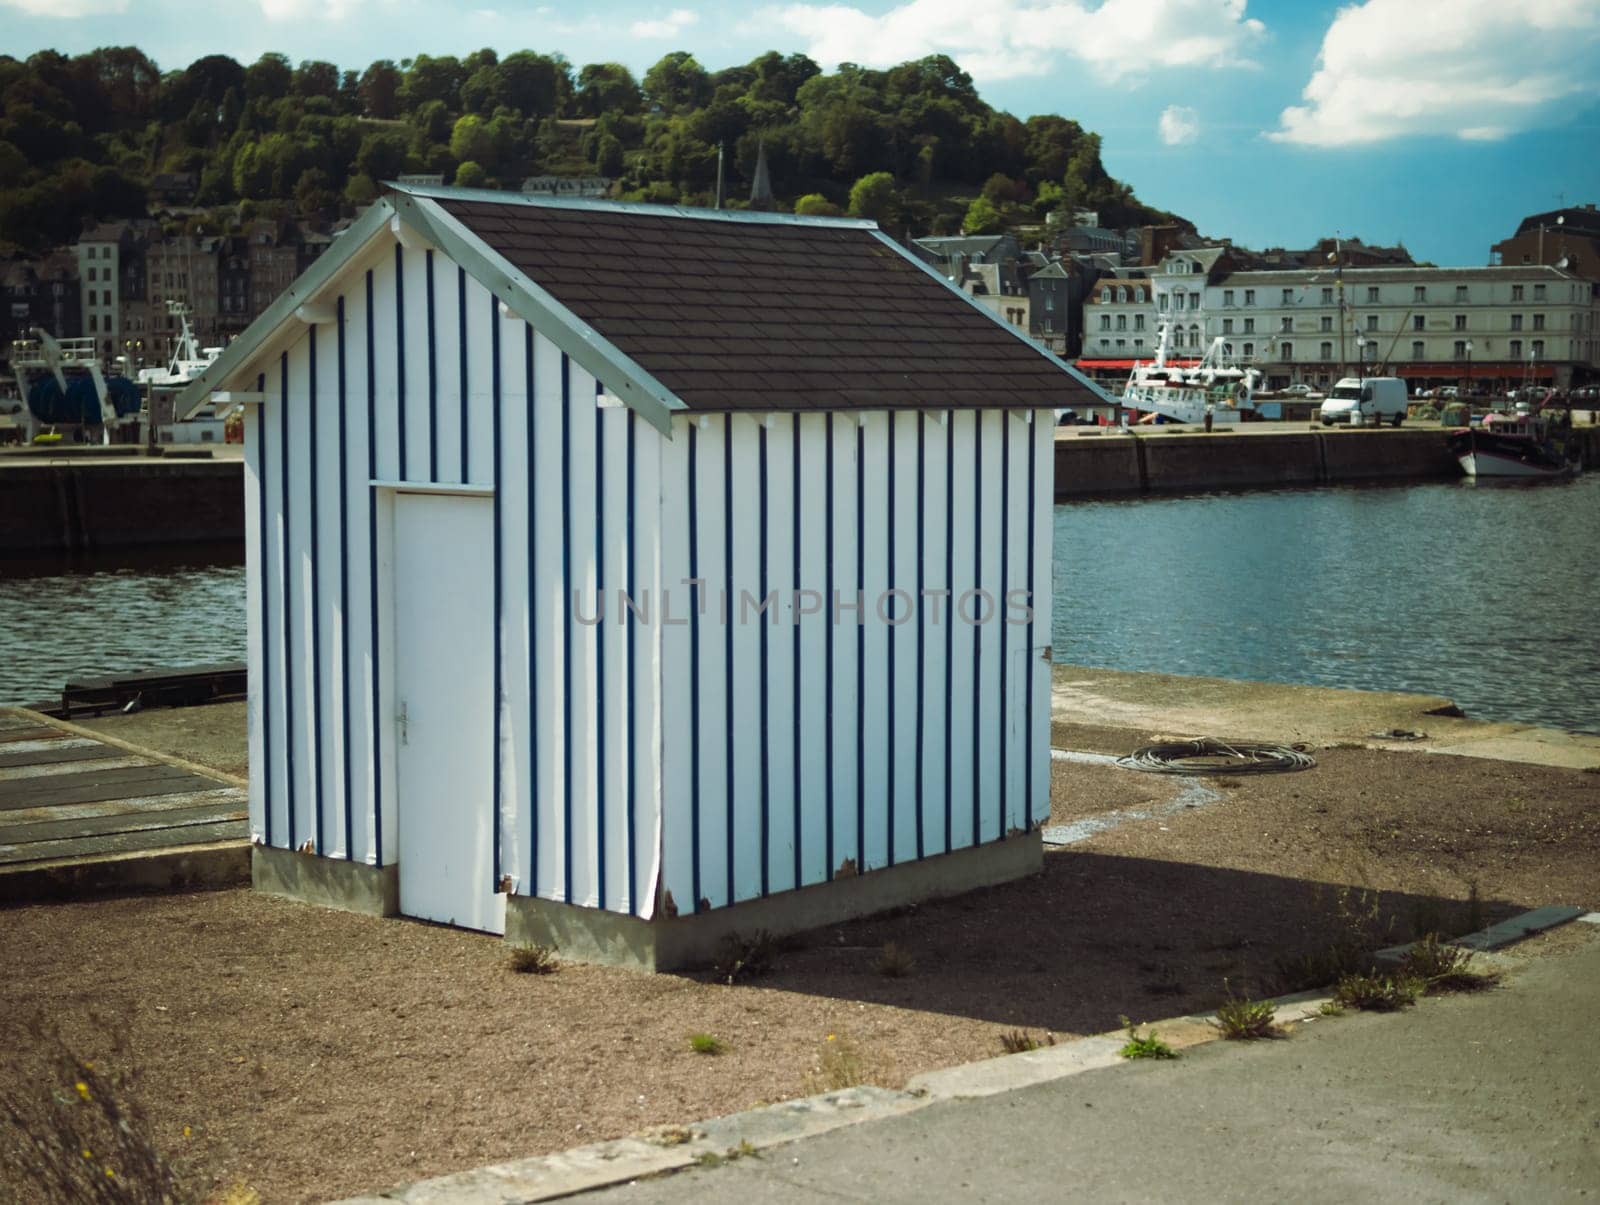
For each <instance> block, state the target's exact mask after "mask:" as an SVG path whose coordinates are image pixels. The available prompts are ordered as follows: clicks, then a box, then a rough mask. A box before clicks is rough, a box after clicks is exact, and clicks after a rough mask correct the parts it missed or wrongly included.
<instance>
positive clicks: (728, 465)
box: [722, 414, 736, 904]
mask: <svg viewBox="0 0 1600 1205" xmlns="http://www.w3.org/2000/svg"><path fill="white" fill-rule="evenodd" d="M722 560H723V569H722V572H723V577H722V580H723V581H724V582H725V583H726V585H725V586H724V589H725V591H726V596H725V597H726V599H727V601H726V604H725V607H726V610H727V612H728V613H727V614H724V615H723V617H722V686H723V706H722V711H723V721H724V723H725V724H726V729H725V731H726V733H727V735H726V737H725V738H724V740H723V749H724V751H725V753H726V756H725V757H724V758H723V782H724V783H725V785H726V787H727V800H726V811H727V814H728V829H727V832H726V833H725V834H724V835H723V836H724V840H723V845H724V847H725V848H724V856H725V857H726V858H727V882H728V900H727V902H728V903H730V904H731V903H733V901H734V899H735V898H736V897H735V895H734V891H733V886H734V882H733V822H734V795H733V615H732V607H733V598H732V594H733V415H731V414H725V415H723V416H722Z"/></svg>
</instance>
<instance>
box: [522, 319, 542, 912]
mask: <svg viewBox="0 0 1600 1205" xmlns="http://www.w3.org/2000/svg"><path fill="white" fill-rule="evenodd" d="M522 355H523V380H522V386H523V390H524V392H525V393H526V395H527V396H526V401H525V405H526V406H527V431H526V437H527V446H526V448H525V449H524V451H523V455H524V457H525V458H526V459H525V463H526V464H527V478H528V890H527V894H528V895H530V896H537V895H538V894H539V807H540V804H541V802H542V801H541V800H540V798H539V654H538V649H539V591H538V588H537V587H538V568H539V556H538V553H539V507H538V491H537V486H538V478H537V476H536V475H535V473H534V471H533V451H534V429H535V425H536V419H537V417H538V408H537V407H536V406H535V405H534V394H533V327H532V325H530V324H529V323H526V322H524V323H523V324H522Z"/></svg>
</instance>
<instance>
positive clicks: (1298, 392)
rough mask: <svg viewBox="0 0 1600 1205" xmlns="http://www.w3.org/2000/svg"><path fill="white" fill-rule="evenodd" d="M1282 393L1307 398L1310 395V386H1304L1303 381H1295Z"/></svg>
mask: <svg viewBox="0 0 1600 1205" xmlns="http://www.w3.org/2000/svg"><path fill="white" fill-rule="evenodd" d="M1284 392H1285V393H1292V394H1294V396H1295V397H1309V396H1310V395H1311V386H1310V385H1307V384H1305V382H1303V381H1297V382H1296V383H1295V384H1293V385H1290V386H1289V387H1288V388H1287V389H1285V390H1284Z"/></svg>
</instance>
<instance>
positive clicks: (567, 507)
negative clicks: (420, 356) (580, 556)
mask: <svg viewBox="0 0 1600 1205" xmlns="http://www.w3.org/2000/svg"><path fill="white" fill-rule="evenodd" d="M571 403H572V365H571V363H570V362H569V361H568V359H567V353H566V352H562V353H561V688H562V689H561V698H562V706H563V708H564V711H563V713H562V721H561V742H562V753H561V757H562V777H561V787H562V805H561V814H562V826H561V838H562V841H563V842H564V844H565V850H564V852H563V855H562V867H563V875H562V884H561V890H562V894H563V896H564V897H565V899H566V901H567V903H569V904H570V903H572V813H573V803H574V800H573V798H572V415H571V413H570V412H569V409H568V408H569V406H570V405H571Z"/></svg>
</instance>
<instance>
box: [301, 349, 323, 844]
mask: <svg viewBox="0 0 1600 1205" xmlns="http://www.w3.org/2000/svg"><path fill="white" fill-rule="evenodd" d="M306 345H307V348H308V350H309V352H310V367H309V368H308V370H307V373H306V377H307V384H306V428H307V438H308V439H309V441H310V445H311V469H310V473H311V514H310V519H311V541H310V549H309V552H310V557H311V696H310V698H309V699H308V700H307V704H306V707H307V711H308V713H309V717H310V720H311V767H312V779H311V806H312V807H313V808H314V809H315V812H314V814H313V817H312V825H313V828H312V833H313V836H314V839H315V840H316V843H317V846H316V852H317V853H319V854H322V853H326V852H327V850H328V845H327V841H326V838H325V837H324V836H323V832H322V813H323V808H322V580H321V579H322V566H321V562H322V556H321V543H322V539H321V533H322V519H321V502H320V498H321V495H322V489H321V483H320V481H319V478H320V477H321V475H322V474H321V471H320V469H319V466H318V456H317V434H318V432H317V428H318V426H319V425H320V424H321V420H320V419H319V418H318V417H317V327H316V326H315V324H313V325H310V326H307V327H306Z"/></svg>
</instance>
